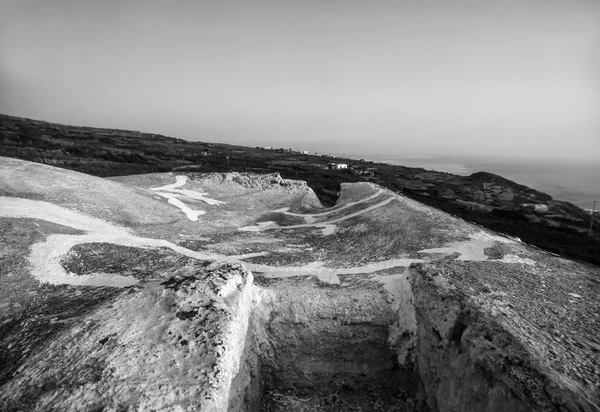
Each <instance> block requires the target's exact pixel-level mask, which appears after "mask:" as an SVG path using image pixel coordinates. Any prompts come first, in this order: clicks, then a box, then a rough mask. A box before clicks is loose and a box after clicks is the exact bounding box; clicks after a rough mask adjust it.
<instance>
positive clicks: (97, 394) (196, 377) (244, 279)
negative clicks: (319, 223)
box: [0, 265, 254, 411]
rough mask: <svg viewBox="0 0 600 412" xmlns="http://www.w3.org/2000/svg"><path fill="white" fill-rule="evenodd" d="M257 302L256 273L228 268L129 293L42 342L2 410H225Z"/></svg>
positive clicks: (6, 391) (5, 391) (11, 385)
mask: <svg viewBox="0 0 600 412" xmlns="http://www.w3.org/2000/svg"><path fill="white" fill-rule="evenodd" d="M185 272H187V273H185ZM253 304H254V295H253V289H252V276H251V275H250V274H249V273H248V272H247V271H244V270H243V269H242V268H241V267H239V266H231V265H225V266H221V267H219V268H215V269H211V270H205V269H201V266H200V268H196V270H191V267H188V268H187V270H186V271H184V273H181V274H180V275H178V276H174V277H171V278H170V279H169V280H167V281H166V282H163V283H162V284H150V285H147V286H146V287H144V288H132V289H128V290H125V291H123V292H122V293H120V294H119V295H118V296H116V297H114V298H113V299H112V300H111V301H110V303H109V304H106V305H102V306H100V307H99V308H97V310H96V311H94V312H93V313H91V314H90V315H88V316H85V317H83V318H82V319H80V321H79V322H77V323H76V324H73V325H72V327H71V328H68V329H66V330H64V331H63V332H62V333H60V334H59V335H57V336H56V337H55V338H54V339H52V340H50V341H48V342H46V343H45V344H43V345H42V346H38V347H37V348H36V353H35V354H33V355H32V356H30V357H29V358H28V359H27V361H26V362H25V363H23V364H22V365H21V367H20V368H19V370H17V371H16V373H15V374H14V375H13V377H12V379H11V380H10V381H8V382H7V383H6V384H4V385H3V386H2V391H1V392H0V405H2V409H3V410H23V411H27V410H31V411H33V410H36V411H39V410H61V411H75V410H121V409H127V410H130V409H133V410H150V409H153V410H174V411H175V410H186V409H189V410H205V411H224V410H227V409H228V405H229V402H230V398H231V397H235V396H239V394H237V393H232V387H233V385H232V382H233V379H234V377H235V376H236V375H237V373H238V371H239V369H240V359H241V358H242V354H243V351H244V347H245V338H246V334H247V329H248V319H249V313H250V311H251V308H252V306H253Z"/></svg>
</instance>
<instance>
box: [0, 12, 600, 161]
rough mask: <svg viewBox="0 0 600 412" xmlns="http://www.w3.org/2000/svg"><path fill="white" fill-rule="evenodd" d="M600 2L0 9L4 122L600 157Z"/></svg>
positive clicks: (415, 152)
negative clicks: (6, 116)
mask: <svg viewBox="0 0 600 412" xmlns="http://www.w3.org/2000/svg"><path fill="white" fill-rule="evenodd" d="M599 53H600V2H598V1H594V0H589V1H584V0H581V1H580V0H564V1H555V0H540V1H537V0H518V1H511V0H497V1H491V0H477V1H449V0H444V1H442V0H440V1H427V0H418V1H416V0H415V1H401V0H396V1H385V2H384V1H376V0H363V1H342V0H318V1H317V0H314V1H313V0H303V1H300V0H294V1H292V0H289V1H287V0H273V1H248V0H239V1H235V2H234V1H227V0H221V1H210V2H209V1H194V2H192V1H184V2H177V1H164V2H157V1H130V0H119V1H106V0H102V1H101V0H98V1H89V0H78V1H72V2H66V1H53V0H48V1H44V0H40V1H36V0H20V1H16V0H15V1H12V0H0V112H1V113H6V114H11V115H17V116H25V117H31V118H36V119H41V120H48V121H55V122H60V123H69V124H79V125H91V126H99V127H119V128H128V129H136V130H143V131H147V132H155V133H162V134H166V135H170V136H175V137H180V138H184V139H189V140H204V141H215V142H227V143H238V144H245V145H251V146H257V145H261V146H265V145H269V146H276V147H294V148H298V149H305V150H310V151H311V152H314V151H319V152H322V151H325V152H337V153H346V154H357V155H364V157H368V155H369V154H372V155H376V154H379V155H382V154H384V155H386V156H387V157H388V158H394V157H410V156H413V157H414V156H428V155H429V156H436V155H440V154H441V155H451V156H452V155H459V154H460V155H478V156H482V157H488V156H518V157H546V158H569V159H584V158H592V157H593V158H597V157H599V156H600V120H599V119H600V77H599V76H600V55H599Z"/></svg>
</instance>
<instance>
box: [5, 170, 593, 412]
mask: <svg viewBox="0 0 600 412" xmlns="http://www.w3.org/2000/svg"><path fill="white" fill-rule="evenodd" d="M0 191H1V195H0V244H1V248H2V251H3V253H2V254H1V255H0V280H1V281H2V284H3V287H2V288H0V409H1V410H7V411H9V410H20V411H52V410H61V411H79V410H90V411H91V410H95V411H114V410H165V411H180V410H203V411H233V412H237V411H258V410H263V411H281V412H283V411H302V410H307V409H308V410H314V411H355V410H357V409H358V408H360V409H361V410H364V411H381V412H383V411H392V410H393V411H508V410H510V411H549V410H556V411H559V410H560V411H569V412H570V411H573V412H575V411H577V412H580V411H584V412H592V411H598V410H600V396H599V393H600V391H599V389H600V376H599V375H598V373H599V371H600V356H599V353H600V352H599V351H600V340H599V339H598V333H597V331H598V330H599V328H600V318H599V314H598V311H597V309H598V307H599V303H600V302H599V296H600V282H599V279H600V277H599V276H600V269H598V268H595V267H593V266H590V265H586V264H581V263H577V262H574V261H571V260H567V259H562V258H558V257H554V256H551V255H550V254H548V253H545V252H543V251H540V250H538V249H536V248H533V247H530V246H528V245H525V244H523V243H520V242H518V241H516V240H514V239H510V238H507V237H505V236H501V235H499V234H497V233H493V232H491V231H488V230H485V229H483V228H481V227H479V226H475V225H472V224H470V223H468V222H465V221H464V220H461V219H459V218H456V217H453V216H451V215H448V214H446V213H444V212H441V211H439V210H436V209H434V208H432V207H429V206H426V205H424V204H422V203H419V202H416V201H414V200H412V199H409V198H407V197H406V196H404V195H402V194H397V193H394V192H393V191H390V190H387V189H385V188H382V187H381V186H378V185H376V184H373V183H370V182H358V183H343V184H341V186H340V194H339V197H338V200H337V202H336V204H335V205H334V206H333V207H329V208H328V207H323V206H322V205H321V203H320V202H319V200H318V198H317V197H316V195H315V193H314V192H313V191H312V190H311V189H310V187H308V186H307V185H306V184H305V183H304V182H302V181H296V180H286V179H283V178H281V176H279V175H278V174H276V173H275V174H266V175H265V174H262V175H258V174H249V173H238V172H228V173H195V172H186V173H183V172H174V173H153V174H141V175H132V176H122V177H113V178H110V179H103V178H98V177H94V176H90V175H86V174H81V173H77V172H73V171H69V170H64V169H59V168H55V167H53V166H48V165H41V164H37V163H32V162H27V161H22V160H17V159H10V158H0Z"/></svg>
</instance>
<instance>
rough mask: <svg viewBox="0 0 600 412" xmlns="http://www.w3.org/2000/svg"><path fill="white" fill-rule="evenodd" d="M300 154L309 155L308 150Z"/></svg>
mask: <svg viewBox="0 0 600 412" xmlns="http://www.w3.org/2000/svg"><path fill="white" fill-rule="evenodd" d="M300 153H302V154H305V155H307V154H308V150H302V151H301V152H300Z"/></svg>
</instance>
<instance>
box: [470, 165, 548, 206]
mask: <svg viewBox="0 0 600 412" xmlns="http://www.w3.org/2000/svg"><path fill="white" fill-rule="evenodd" d="M469 178H470V179H472V180H474V181H476V182H482V183H488V182H491V183H496V184H499V185H502V186H506V187H510V188H512V189H513V190H514V191H515V192H521V193H527V194H529V195H530V196H531V195H532V196H533V197H535V199H537V200H539V201H542V202H549V201H551V200H552V196H550V195H549V194H547V193H543V192H540V191H537V190H535V189H532V188H530V187H527V186H524V185H520V184H518V183H516V182H513V181H512V180H508V179H506V178H504V177H502V176H498V175H496V174H494V173H489V172H476V173H473V174H472V175H470V176H469Z"/></svg>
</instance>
